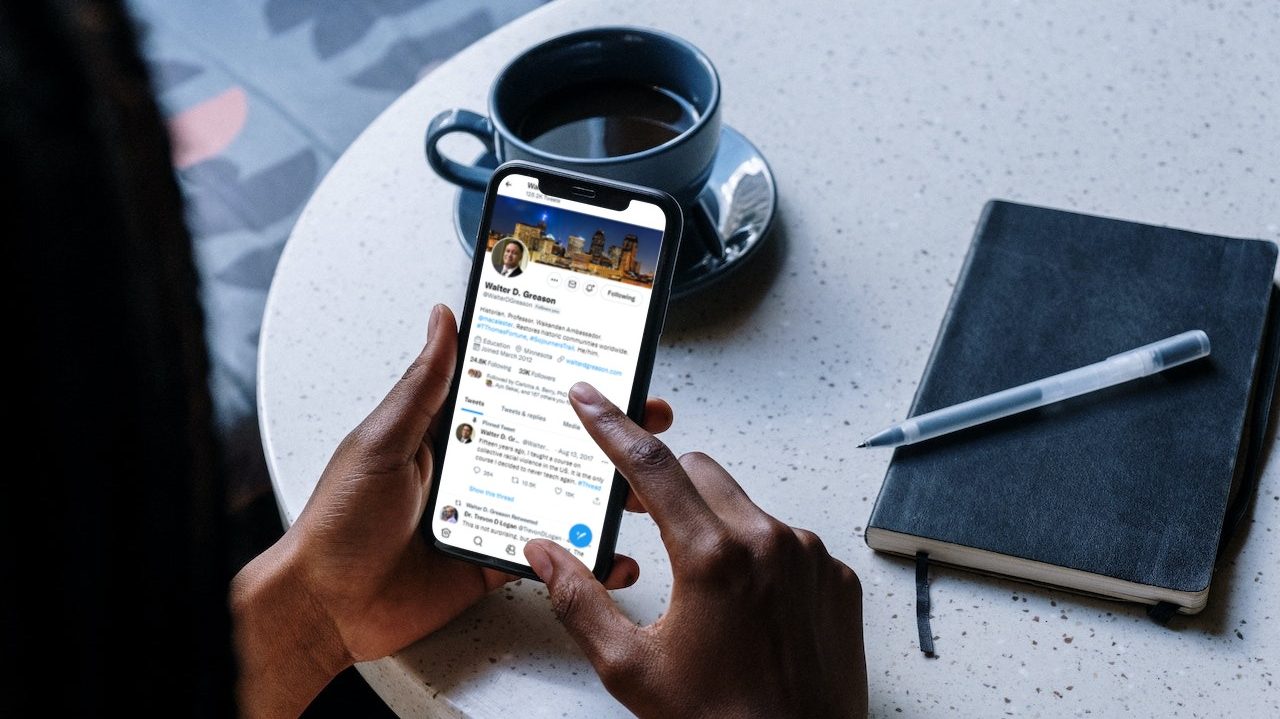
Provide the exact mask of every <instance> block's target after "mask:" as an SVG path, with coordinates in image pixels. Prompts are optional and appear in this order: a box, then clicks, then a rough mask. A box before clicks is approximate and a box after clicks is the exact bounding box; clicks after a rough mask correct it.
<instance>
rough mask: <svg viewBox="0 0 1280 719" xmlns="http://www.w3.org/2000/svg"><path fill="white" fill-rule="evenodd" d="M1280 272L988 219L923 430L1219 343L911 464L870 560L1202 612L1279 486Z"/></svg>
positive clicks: (963, 275) (988, 211) (898, 459)
mask: <svg viewBox="0 0 1280 719" xmlns="http://www.w3.org/2000/svg"><path fill="white" fill-rule="evenodd" d="M1276 255H1277V248H1276V246H1275V245H1273V244H1271V243H1269V242H1264V241H1261V240H1242V239H1232V238H1226V237H1216V236H1211V235H1203V234H1197V233H1194V232H1187V231H1183V230H1176V229H1171V228H1166V227H1154V226H1150V225H1143V224H1138V223H1133V222H1125V221H1121V220H1114V219H1107V218H1102V217H1092V216H1086V215H1080V214H1076V213H1071V212H1064V211H1060V210H1051V209H1045V208H1040V207H1030V206H1027V205H1019V204H1014V203H1011V202H1003V201H992V202H989V203H988V204H987V206H986V208H985V210H984V212H983V215H982V218H981V220H980V221H979V223H978V227H977V230H976V232H975V234H974V239H973V243H972V246H971V247H970V249H969V255H968V257H967V259H966V260H965V263H964V267H963V269H961V271H960V276H959V279H958V280H957V283H956V289H955V292H954V294H953V296H952V299H951V304H950V306H949V308H948V309H947V312H946V315H945V316H944V318H943V321H942V328H941V329H940V331H939V333H938V338H937V341H936V342H935V344H934V349H933V354H932V355H931V356H930V358H929V361H928V364H927V365H926V367H925V371H924V377H923V379H922V380H921V382H920V386H919V389H918V390H917V392H916V396H915V400H914V401H913V402H912V405H911V409H910V411H909V412H908V413H907V416H915V415H918V414H922V413H924V412H928V411H932V410H935V409H938V408H941V407H946V406H949V405H952V404H956V403H959V402H962V401H965V400H968V399H972V398H974V397H978V396H982V395H984V394H988V393H991V392H994V391H997V390H1001V389H1005V388H1008V387H1013V386H1015V385H1019V384H1022V383H1024V382H1029V381H1032V380H1036V379H1040V378H1042V377H1046V376H1049V375H1053V374H1057V373H1059V372H1063V371H1066V370H1070V369H1074V368H1076V367H1080V366H1083V365H1086V364H1090V363H1093V362H1098V361H1100V360H1103V359H1106V358H1107V357H1110V356H1111V355H1115V354H1118V353H1120V352H1124V351H1126V350H1130V349H1133V348H1135V347H1138V346H1141V345H1144V344H1148V343H1150V342H1154V341H1156V340H1160V339H1163V338H1165V337H1169V336H1172V335H1175V334H1178V333H1180V332H1184V331H1187V330H1193V329H1201V330H1204V331H1205V332H1206V333H1208V335H1209V340H1210V344H1211V354H1210V355H1209V357H1207V358H1204V359H1200V360H1196V361H1194V362H1192V363H1189V364H1186V365H1183V366H1180V367H1175V368H1172V369H1169V370H1165V371H1164V372H1162V373H1159V374H1156V375H1152V376H1149V377H1145V378H1142V379H1139V380H1135V381H1133V382H1129V383H1126V384H1122V385H1118V386H1115V387H1111V388H1109V389H1105V390H1101V391H1098V392H1093V393H1090V394H1085V395H1082V396H1079V397H1076V398H1073V399H1069V400H1066V401H1063V402H1059V403H1057V404H1052V405H1047V406H1045V407H1041V408H1039V409H1036V410H1032V411H1029V412H1024V413H1022V414H1019V415H1014V416H1011V417H1006V418H1004V419H1001V420H997V421H995V422H990V423H988V424H985V425H980V426H977V427H972V428H970V429H967V430H963V431H960V432H956V433H953V434H950V435H946V436H943V437H938V438H936V439H933V440H928V441H925V442H921V443H919V444H915V445H910V446H906V447H900V448H898V449H897V450H895V452H894V455H893V459H892V462H891V463H890V466H889V470H888V472H887V474H886V475H885V479H884V484H883V486H882V487H881V489H880V495H879V497H878V498H877V499H876V504H875V508H874V509H873V510H872V513H871V519H870V520H869V522H868V526H867V531H866V542H867V544H868V545H869V546H871V547H872V548H873V549H876V550H880V551H885V552H891V553H894V554H902V555H906V556H913V555H916V554H917V553H920V552H925V553H927V554H928V555H929V560H930V561H936V562H941V563H944V564H951V565H956V566H961V567H965V568H969V569H973V570H977V571H982V572H988V573H993V574H1000V575H1005V576H1009V577H1014V578H1018V579H1023V580H1027V581H1031V582H1036V583H1041V584H1047V585H1052V586H1058V587H1063V588H1067V589H1072V590H1076V591H1081V592H1086V593H1090V594H1096V595H1102V596H1106V597H1112V598H1116V599H1124V600H1131V601H1137V602H1144V603H1148V604H1155V603H1159V602H1167V603H1170V604H1173V605H1176V606H1177V607H1178V608H1179V611H1182V612H1184V613H1193V612H1197V611H1199V610H1200V609H1202V608H1203V607H1204V605H1205V601H1206V599H1207V596H1208V590H1209V582H1210V579H1211V577H1212V574H1213V566H1214V561H1215V558H1216V555H1217V553H1218V549H1219V545H1220V541H1222V539H1223V536H1224V528H1226V529H1229V528H1230V525H1231V524H1232V519H1233V518H1238V517H1239V516H1240V514H1241V513H1242V509H1243V507H1244V506H1245V505H1244V503H1245V502H1247V500H1248V497H1249V496H1250V495H1251V493H1252V489H1253V486H1252V483H1253V482H1256V476H1257V473H1258V472H1260V469H1261V468H1260V463H1259V462H1258V461H1257V456H1256V455H1257V452H1258V451H1259V450H1260V445H1261V441H1262V437H1264V436H1265V421H1266V417H1267V414H1268V410H1269V408H1270V406H1271V396H1272V392H1273V390H1274V386H1275V375H1276V369H1277V368H1276V365H1277V359H1276V356H1275V348H1274V346H1275V344H1276V336H1277V334H1278V333H1277V332H1275V331H1274V330H1272V329H1269V327H1271V326H1272V325H1275V324H1276V322H1277V320H1276V316H1277V314H1280V312H1277V308H1275V307H1274V306H1272V302H1271V298H1272V295H1273V279H1272V278H1273V276H1274V273H1275V268H1276ZM1269 310H1270V311H1269ZM894 419H902V418H900V417H899V418H894Z"/></svg>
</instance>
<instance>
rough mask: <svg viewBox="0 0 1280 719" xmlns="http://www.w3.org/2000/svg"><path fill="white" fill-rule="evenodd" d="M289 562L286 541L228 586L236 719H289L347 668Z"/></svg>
mask: <svg viewBox="0 0 1280 719" xmlns="http://www.w3.org/2000/svg"><path fill="white" fill-rule="evenodd" d="M290 558H291V551H290V537H288V536H286V537H285V538H284V539H282V540H281V541H280V542H278V543H276V544H275V545H274V546H272V547H271V548H270V549H268V550H267V551H266V552H264V553H263V554H262V555H260V556H258V557H257V558H256V559H254V560H253V561H252V562H250V563H249V564H248V565H247V566H246V567H245V568H244V569H242V570H241V571H240V573H239V574H237V575H236V577H235V579H233V580H232V584H231V597H230V603H231V617H232V622H233V629H232V631H233V635H234V642H235V649H236V655H237V659H238V661H239V680H238V682H237V686H236V696H237V700H238V703H239V707H240V714H241V716H246V717H296V716H298V715H299V714H301V713H302V711H303V710H304V709H306V708H307V706H308V705H309V704H310V703H311V700H312V699H314V698H315V696H316V695H317V694H319V693H320V690H321V689H323V688H324V687H325V685H327V684H328V683H329V681H330V680H331V679H333V677H335V676H336V675H337V674H338V672H340V671H342V670H343V669H345V668H346V667H347V666H350V664H351V662H350V658H349V657H348V655H347V652H346V649H345V647H344V645H343V642H342V639H341V637H340V636H339V634H338V631H337V629H336V628H335V627H334V626H333V623H332V621H330V619H329V617H328V616H326V615H325V613H324V612H323V611H322V610H321V608H320V606H319V605H318V604H317V603H316V602H315V601H314V599H313V598H312V597H311V595H310V594H309V593H308V592H307V589H306V585H305V583H303V582H302V581H300V579H299V575H298V570H297V568H296V566H295V565H294V563H292V562H291V561H290Z"/></svg>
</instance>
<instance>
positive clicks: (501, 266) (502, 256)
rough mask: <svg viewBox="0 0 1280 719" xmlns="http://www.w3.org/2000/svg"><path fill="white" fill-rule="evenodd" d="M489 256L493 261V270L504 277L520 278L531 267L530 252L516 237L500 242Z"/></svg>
mask: <svg viewBox="0 0 1280 719" xmlns="http://www.w3.org/2000/svg"><path fill="white" fill-rule="evenodd" d="M489 256H490V258H491V259H492V260H493V269H495V270H497V271H498V274H500V275H502V276H503V277H519V276H520V274H521V273H523V272H524V268H525V267H527V266H528V265H529V252H528V251H527V250H526V249H525V247H524V243H523V242H521V241H520V240H517V239H516V238H514V237H508V238H506V239H505V240H501V241H499V242H498V244H496V245H494V246H493V250H492V251H491V252H490V253H489Z"/></svg>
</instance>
